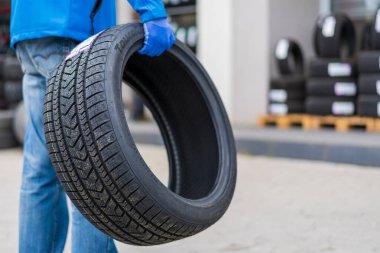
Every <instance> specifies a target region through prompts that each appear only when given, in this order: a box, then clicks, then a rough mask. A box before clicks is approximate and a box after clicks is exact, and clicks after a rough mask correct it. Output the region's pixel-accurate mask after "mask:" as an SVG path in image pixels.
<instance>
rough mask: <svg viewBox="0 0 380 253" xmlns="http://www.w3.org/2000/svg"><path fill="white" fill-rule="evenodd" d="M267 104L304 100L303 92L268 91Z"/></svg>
mask: <svg viewBox="0 0 380 253" xmlns="http://www.w3.org/2000/svg"><path fill="white" fill-rule="evenodd" d="M268 99H269V102H274V103H285V102H287V101H289V100H305V92H304V91H303V90H290V89H288V90H285V89H270V90H269V91H268Z"/></svg>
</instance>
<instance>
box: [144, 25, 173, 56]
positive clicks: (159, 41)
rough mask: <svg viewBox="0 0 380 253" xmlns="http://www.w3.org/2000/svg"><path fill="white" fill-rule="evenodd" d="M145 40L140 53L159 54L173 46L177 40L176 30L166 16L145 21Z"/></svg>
mask: <svg viewBox="0 0 380 253" xmlns="http://www.w3.org/2000/svg"><path fill="white" fill-rule="evenodd" d="M144 32H145V41H144V47H143V48H142V49H140V50H139V51H138V53H139V54H143V55H148V56H151V57H153V56H159V55H161V54H162V53H164V52H165V51H166V50H168V49H169V48H171V47H172V46H173V44H174V42H175V37H174V32H173V29H172V28H171V26H170V24H169V22H168V20H167V19H166V18H162V19H156V20H151V21H147V22H145V23H144Z"/></svg>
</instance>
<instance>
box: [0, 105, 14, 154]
mask: <svg viewBox="0 0 380 253" xmlns="http://www.w3.org/2000/svg"><path fill="white" fill-rule="evenodd" d="M13 117H14V112H13V110H0V149H6V148H12V147H15V146H17V141H16V139H15V136H14V135H13V131H12V122H13Z"/></svg>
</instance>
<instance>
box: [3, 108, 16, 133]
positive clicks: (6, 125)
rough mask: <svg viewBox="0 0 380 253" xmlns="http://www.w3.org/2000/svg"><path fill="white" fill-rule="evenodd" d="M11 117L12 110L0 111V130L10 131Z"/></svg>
mask: <svg viewBox="0 0 380 253" xmlns="http://www.w3.org/2000/svg"><path fill="white" fill-rule="evenodd" d="M13 117H14V111H13V110H0V130H4V129H6V130H8V129H11V128H12V122H13Z"/></svg>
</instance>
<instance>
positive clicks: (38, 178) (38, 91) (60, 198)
mask: <svg viewBox="0 0 380 253" xmlns="http://www.w3.org/2000/svg"><path fill="white" fill-rule="evenodd" d="M75 45H76V43H75V42H74V41H72V40H69V39H65V38H57V37H49V38H43V39H35V40H27V41H23V42H20V43H18V44H17V46H16V48H17V49H16V52H17V57H18V58H19V60H20V62H21V66H22V69H23V72H24V78H23V93H24V103H25V108H26V113H27V117H28V126H27V130H26V135H25V144H24V165H23V172H22V185H21V196H20V220H19V252H21V253H31V252H33V253H39V252H41V253H45V252H46V253H50V252H54V253H55V252H62V251H63V248H64V246H65V241H66V235H67V230H68V223H69V215H68V209H67V202H66V194H65V192H64V191H63V188H62V186H61V184H60V183H59V181H58V179H57V177H56V174H55V171H54V168H53V166H52V163H51V161H50V158H49V154H48V151H47V146H46V143H45V136H44V131H43V108H44V95H45V90H46V86H47V79H48V77H49V74H50V73H51V71H52V70H53V69H54V68H55V67H56V66H57V65H58V64H59V63H60V62H61V61H62V60H63V59H64V57H65V55H67V53H68V52H70V50H71V49H72V48H73V47H74V46H75ZM72 209H73V212H72V218H73V222H72V252H75V253H76V252H78V253H87V252H88V253H97V252H99V253H100V252H107V253H114V252H117V250H116V247H115V244H114V241H113V240H112V239H111V238H110V237H108V236H106V235H105V234H103V233H102V232H100V231H99V230H98V229H96V228H95V227H94V226H93V225H92V224H91V223H89V222H88V221H87V220H86V219H85V218H84V217H83V216H82V214H80V213H79V211H78V210H77V209H76V208H75V207H74V206H73V208H72Z"/></svg>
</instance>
